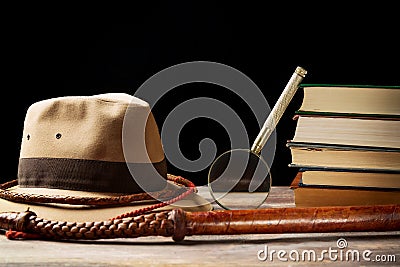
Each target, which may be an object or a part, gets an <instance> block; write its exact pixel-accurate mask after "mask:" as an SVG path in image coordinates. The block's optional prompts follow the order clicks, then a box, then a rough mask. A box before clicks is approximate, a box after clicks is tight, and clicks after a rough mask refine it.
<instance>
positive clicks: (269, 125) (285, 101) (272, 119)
mask: <svg viewBox="0 0 400 267" xmlns="http://www.w3.org/2000/svg"><path fill="white" fill-rule="evenodd" d="M306 74H307V71H306V70H305V69H303V68H302V67H297V68H296V70H295V71H294V73H293V75H292V77H291V78H290V80H289V82H288V84H287V85H286V87H285V89H284V90H283V92H282V94H281V95H280V97H279V99H278V101H277V102H276V104H275V106H274V107H273V109H272V111H271V113H270V114H269V116H268V118H267V120H266V121H265V122H264V125H263V127H262V128H261V131H260V133H259V134H258V135H257V138H256V140H255V141H254V143H253V145H252V147H251V151H252V152H253V153H255V154H258V155H259V154H260V152H261V149H262V148H263V147H264V145H265V144H266V143H267V141H268V138H269V136H270V135H271V133H272V132H273V131H274V129H275V127H276V124H277V123H278V121H279V120H280V118H281V117H282V115H283V113H284V112H285V110H286V108H287V106H288V105H289V103H290V101H291V100H292V98H293V96H294V94H295V93H296V91H297V88H298V87H299V85H300V83H301V81H302V80H303V78H304V77H305V76H306Z"/></svg>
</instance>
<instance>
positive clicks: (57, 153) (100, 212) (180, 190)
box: [0, 93, 212, 221]
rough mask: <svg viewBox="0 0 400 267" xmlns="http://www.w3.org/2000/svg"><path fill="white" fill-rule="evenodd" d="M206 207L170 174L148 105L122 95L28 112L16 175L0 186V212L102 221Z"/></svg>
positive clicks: (48, 104)
mask: <svg viewBox="0 0 400 267" xmlns="http://www.w3.org/2000/svg"><path fill="white" fill-rule="evenodd" d="M177 207H179V208H182V209H184V210H187V211H206V210H211V209H212V205H211V204H210V203H209V202H208V201H207V200H206V199H205V198H203V197H202V196H200V195H199V194H198V193H197V192H196V189H195V186H194V184H193V183H191V182H190V180H188V179H185V178H183V177H181V176H179V175H175V174H170V173H168V171H167V162H166V158H165V154H164V150H163V146H162V142H161V138H160V134H159V130H158V127H157V124H156V121H155V119H154V116H153V114H152V112H151V109H150V107H149V104H148V103H147V102H145V101H143V100H141V99H139V98H137V97H134V96H131V95H129V94H126V93H106V94H98V95H91V96H63V97H56V98H51V99H45V100H42V101H39V102H36V103H33V104H32V105H31V106H30V107H29V108H28V110H27V112H26V116H25V121H24V127H23V132H22V141H21V149H20V157H19V163H18V177H16V179H14V180H10V181H9V182H6V183H4V184H2V185H1V188H0V213H1V212H23V211H26V210H28V209H29V210H31V211H33V212H35V213H36V214H37V216H38V217H42V218H45V219H48V220H59V221H61V220H63V221H103V220H108V219H111V218H116V217H118V216H120V215H121V214H129V213H131V214H136V213H140V212H146V211H150V210H154V211H159V210H168V209H172V208H177Z"/></svg>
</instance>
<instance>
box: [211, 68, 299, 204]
mask: <svg viewBox="0 0 400 267" xmlns="http://www.w3.org/2000/svg"><path fill="white" fill-rule="evenodd" d="M306 74H307V71H306V70H305V69H303V68H302V67H297V68H296V70H295V71H294V73H293V74H292V77H291V78H290V80H289V82H288V84H287V85H286V87H285V89H284V90H283V92H282V94H281V95H280V97H279V99H278V101H277V102H276V104H275V106H274V107H273V109H272V111H271V113H270V114H269V116H268V118H267V119H266V121H265V122H264V125H263V127H262V128H261V130H260V132H259V134H258V135H257V137H256V140H255V141H254V143H253V145H252V147H251V149H233V150H229V151H227V152H225V153H223V154H221V155H220V156H219V157H217V158H216V159H215V160H214V162H213V163H212V165H211V168H210V170H209V172H208V188H209V191H210V194H211V196H212V197H213V199H214V200H215V202H216V203H217V204H218V205H219V206H221V207H222V208H224V209H256V208H259V207H260V206H261V205H262V204H263V203H264V202H265V200H266V199H267V197H268V194H269V192H270V189H271V181H272V179H271V173H270V167H269V166H268V164H267V163H266V161H265V160H264V159H263V158H262V157H261V155H260V153H261V150H262V149H263V147H264V146H265V144H266V143H267V141H268V138H269V137H270V135H271V133H272V132H273V131H274V129H275V127H276V124H277V123H278V121H279V120H280V118H281V117H282V115H283V113H284V112H285V110H286V108H287V106H288V105H289V103H290V101H291V100H292V98H293V96H294V94H295V93H296V91H297V89H298V87H299V85H300V83H301V81H302V80H303V78H304V77H305V75H306Z"/></svg>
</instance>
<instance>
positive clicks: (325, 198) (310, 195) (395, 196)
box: [290, 171, 400, 207]
mask: <svg viewBox="0 0 400 267" xmlns="http://www.w3.org/2000/svg"><path fill="white" fill-rule="evenodd" d="M301 178H302V172H300V171H299V172H298V173H297V175H296V177H295V178H294V179H293V181H292V183H291V185H290V188H291V189H292V190H293V191H294V198H295V204H296V206H298V207H318V206H358V205H384V204H400V190H399V189H386V188H385V189H383V188H362V187H352V186H313V185H304V184H303V183H302V182H301Z"/></svg>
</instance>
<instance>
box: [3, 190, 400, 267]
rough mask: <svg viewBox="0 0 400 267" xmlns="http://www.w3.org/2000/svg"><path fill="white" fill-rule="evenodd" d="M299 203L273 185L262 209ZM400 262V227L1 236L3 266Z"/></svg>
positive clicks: (393, 264)
mask: <svg viewBox="0 0 400 267" xmlns="http://www.w3.org/2000/svg"><path fill="white" fill-rule="evenodd" d="M199 189H200V192H199V193H200V194H202V195H203V196H204V197H206V198H210V196H209V194H208V191H207V190H206V188H205V187H200V188H199ZM293 203H294V197H293V192H292V191H291V190H290V189H289V188H288V187H273V188H272V189H271V192H270V194H269V196H268V198H267V200H266V202H265V204H263V205H262V206H261V207H260V208H265V207H293V206H294V204H293ZM215 208H216V209H220V208H219V207H218V206H215ZM338 246H340V248H339V247H338ZM342 246H344V247H342ZM265 252H267V255H268V257H267V258H266V257H265V256H266V253H265ZM314 253H315V254H314ZM329 253H330V254H329ZM271 255H272V257H271ZM321 255H322V256H323V257H321ZM346 256H347V257H346ZM357 256H359V258H357ZM321 258H323V260H321ZM399 263H400V231H396V232H394V231H392V232H363V233H324V234H322V233H315V234H309V233H307V234H253V235H234V236H215V235H214V236H187V237H185V239H184V240H183V241H182V242H178V243H177V242H174V241H173V240H172V238H170V237H140V238H127V239H113V240H106V239H103V240H96V241H83V240H82V241H40V240H23V241H21V240H8V239H7V238H6V237H5V236H4V235H0V266H298V265H300V266H309V265H317V266H319V265H325V264H328V265H329V264H330V265H336V266H350V265H352V266H353V265H354V266H370V265H371V266H382V265H384V266H398V265H399Z"/></svg>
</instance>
